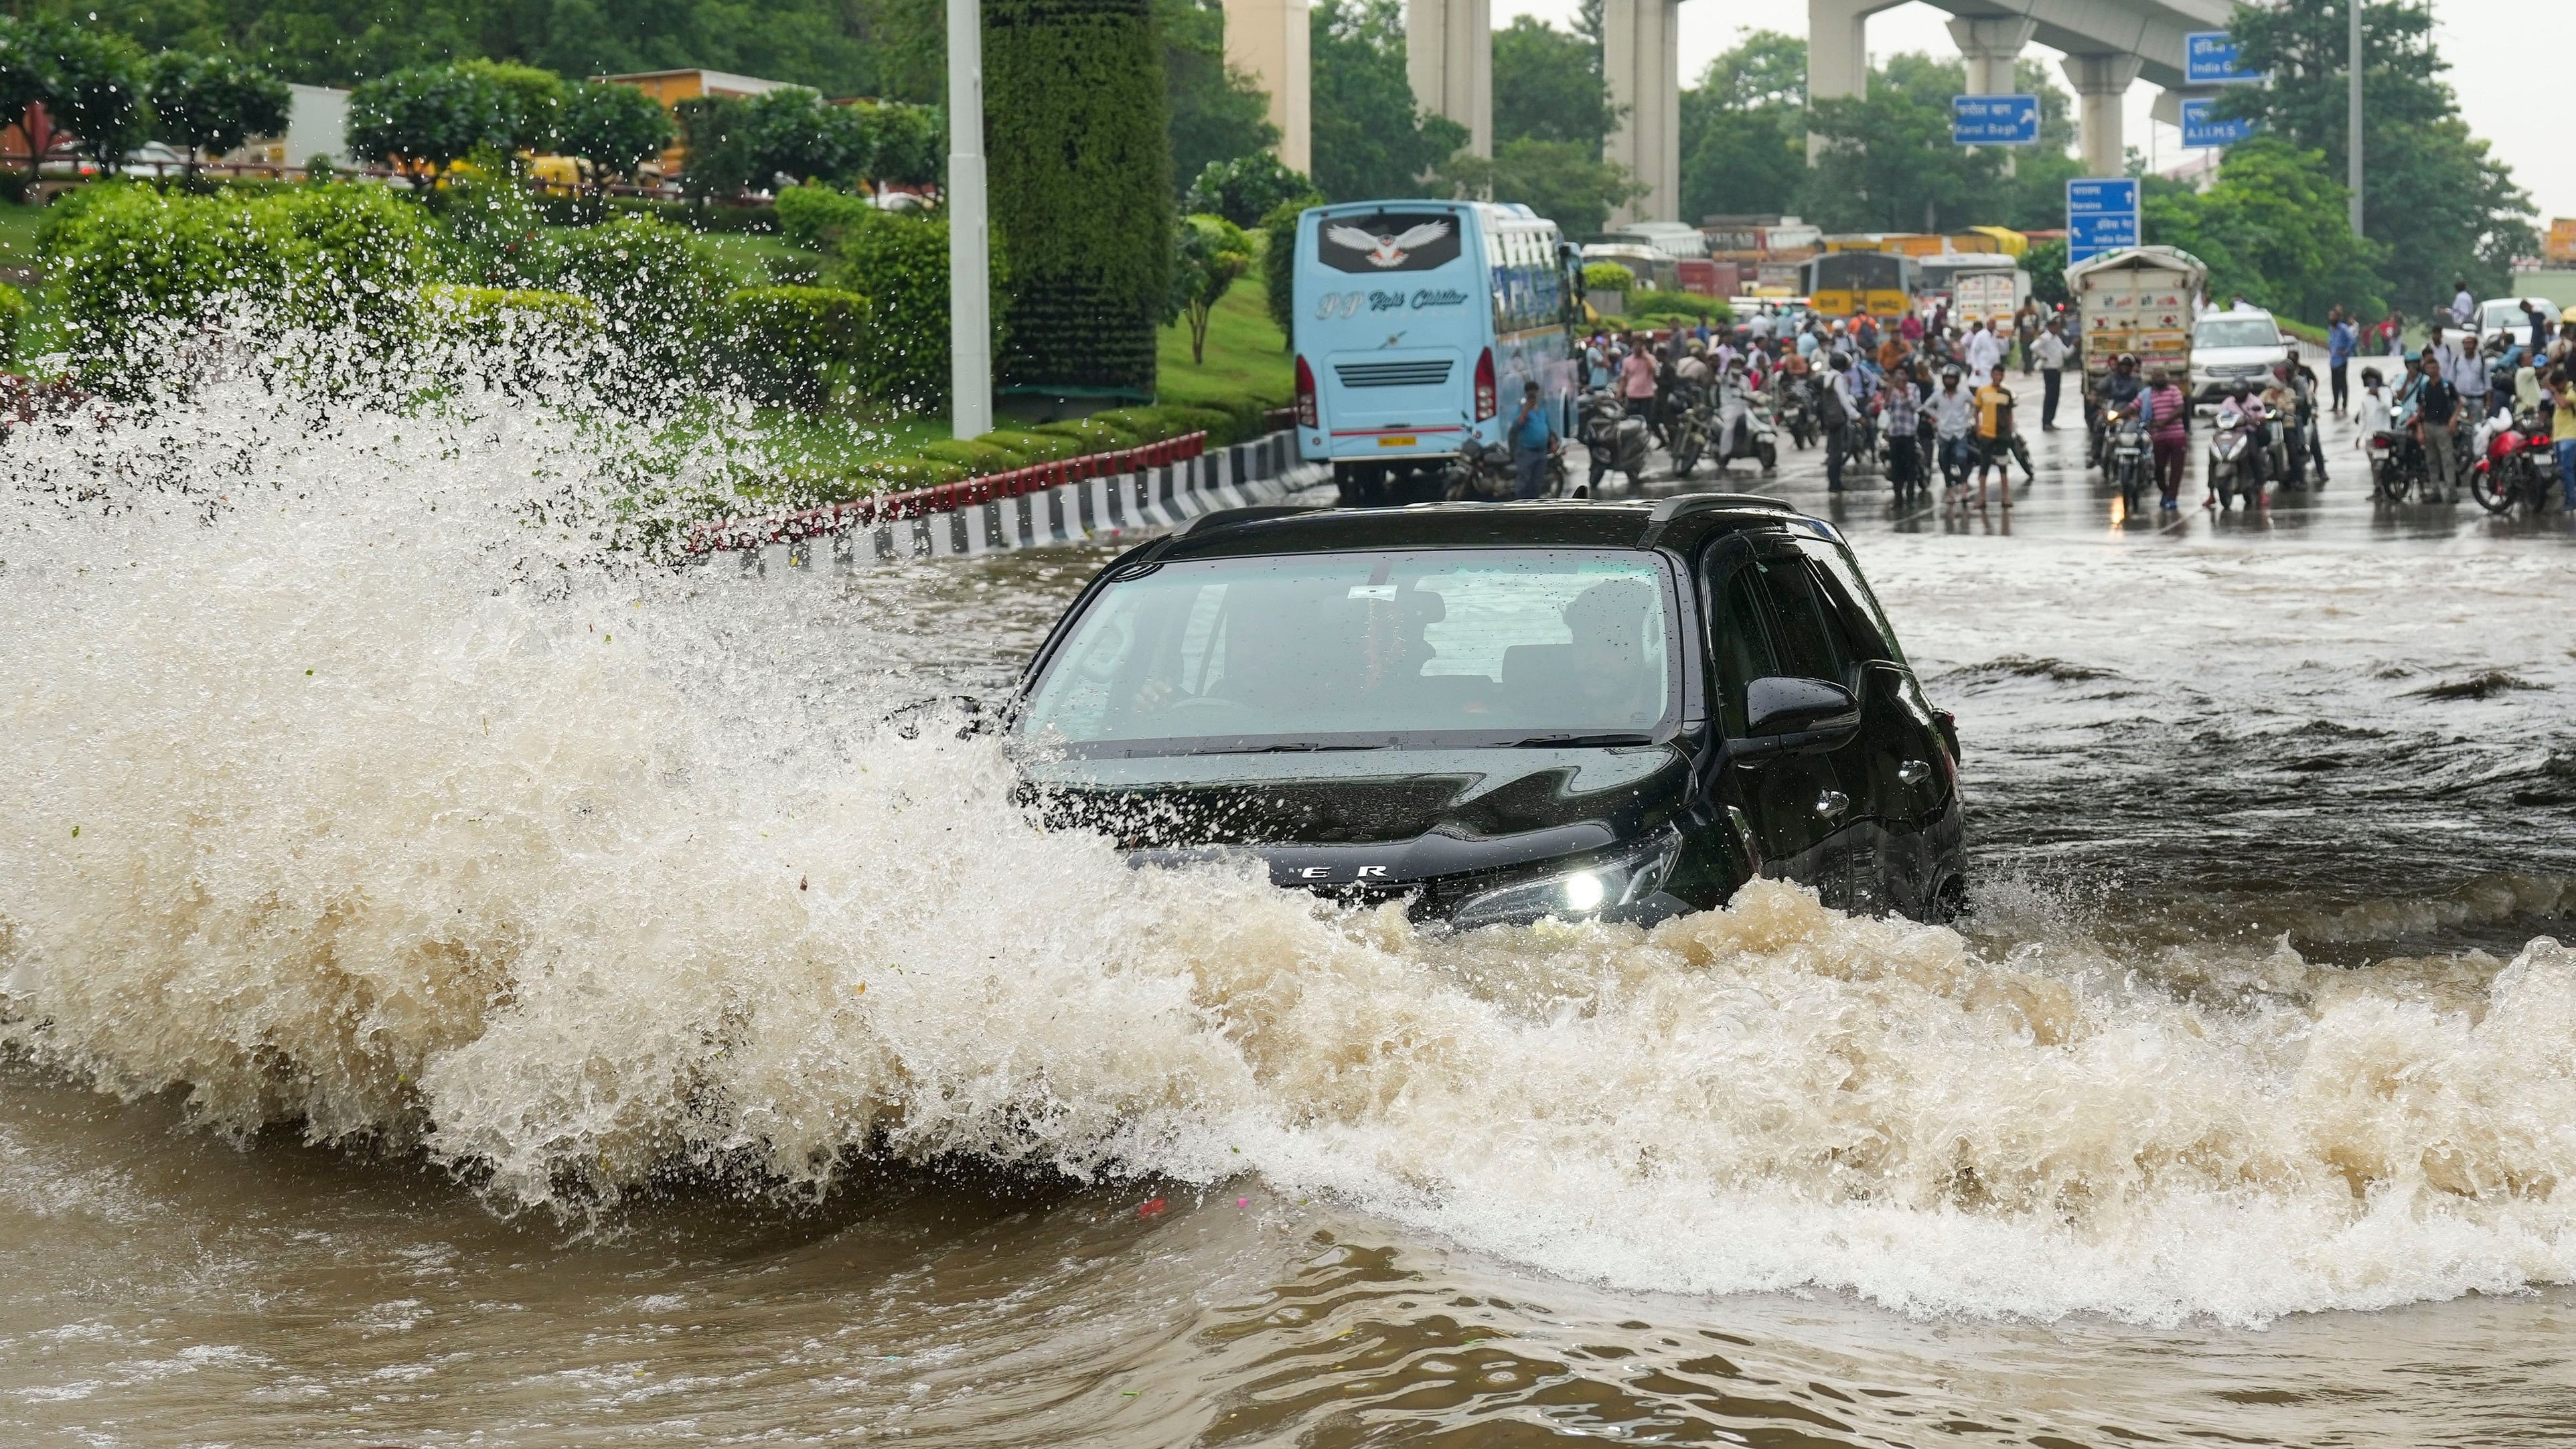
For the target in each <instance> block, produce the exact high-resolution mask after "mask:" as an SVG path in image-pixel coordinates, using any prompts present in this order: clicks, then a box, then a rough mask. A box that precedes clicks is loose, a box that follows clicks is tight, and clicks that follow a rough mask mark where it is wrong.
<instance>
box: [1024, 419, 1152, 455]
mask: <svg viewBox="0 0 2576 1449" xmlns="http://www.w3.org/2000/svg"><path fill="white" fill-rule="evenodd" d="M1035 431H1037V432H1041V433H1053V434H1055V435H1056V436H1058V437H1062V438H1071V439H1072V440H1073V441H1074V444H1075V452H1076V453H1077V454H1081V453H1107V452H1112V451H1115V450H1116V449H1119V448H1132V447H1134V446H1136V445H1137V444H1138V443H1141V442H1143V441H1144V439H1142V438H1140V437H1137V436H1136V435H1135V434H1134V433H1131V432H1128V431H1127V430H1125V429H1124V428H1120V427H1116V426H1114V425H1112V424H1110V423H1106V422H1103V421H1102V420H1101V419H1099V418H1098V417H1088V418H1074V419H1071V420H1069V421H1066V422H1060V423H1040V424H1038V425H1037V428H1036V429H1035Z"/></svg>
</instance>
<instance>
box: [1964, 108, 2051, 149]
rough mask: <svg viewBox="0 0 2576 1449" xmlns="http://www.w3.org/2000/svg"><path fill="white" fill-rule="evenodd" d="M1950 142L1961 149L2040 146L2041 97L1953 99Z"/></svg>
mask: <svg viewBox="0 0 2576 1449" xmlns="http://www.w3.org/2000/svg"><path fill="white" fill-rule="evenodd" d="M1950 141H1951V144H1953V145H1958V146H2036V145H2038V144H2039V97H2037V96H1952V97H1951V98H1950Z"/></svg>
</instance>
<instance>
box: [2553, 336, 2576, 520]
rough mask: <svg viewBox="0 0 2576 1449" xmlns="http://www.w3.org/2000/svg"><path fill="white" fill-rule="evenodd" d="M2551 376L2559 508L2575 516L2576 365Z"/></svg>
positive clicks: (2569, 364) (2563, 367) (2567, 365)
mask: <svg viewBox="0 0 2576 1449" xmlns="http://www.w3.org/2000/svg"><path fill="white" fill-rule="evenodd" d="M2550 376H2551V377H2552V378H2554V379H2555V381H2554V382H2553V383H2552V384H2551V386H2550V390H2549V391H2550V397H2551V398H2552V400H2554V401H2555V402H2556V404H2557V406H2556V408H2555V409H2553V410H2552V411H2551V413H2550V415H2549V441H2550V445H2551V447H2552V448H2554V449H2555V450H2556V452H2557V454H2558V486H2559V489H2560V498H2559V506H2560V507H2562V508H2564V509H2566V510H2567V511H2568V512H2570V513H2576V362H2562V363H2560V364H2558V366H2557V367H2555V368H2553V369H2552V370H2551V372H2550Z"/></svg>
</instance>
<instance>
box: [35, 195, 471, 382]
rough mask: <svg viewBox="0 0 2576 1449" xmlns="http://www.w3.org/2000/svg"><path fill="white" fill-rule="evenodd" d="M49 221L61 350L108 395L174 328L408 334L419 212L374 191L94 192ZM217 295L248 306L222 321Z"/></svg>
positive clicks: (425, 244)
mask: <svg viewBox="0 0 2576 1449" xmlns="http://www.w3.org/2000/svg"><path fill="white" fill-rule="evenodd" d="M66 200H67V201H68V200H70V198H66ZM58 205H60V204H59V203H58ZM47 222H48V224H47V226H46V227H45V229H44V233H43V236H42V243H43V245H44V246H45V248H46V250H47V251H48V253H49V254H50V255H51V256H52V257H53V259H54V261H55V263H56V268H55V270H56V274H57V275H58V276H59V277H60V278H61V280H62V285H63V313H64V319H65V322H66V324H67V328H68V331H69V334H70V342H71V346H72V348H73V350H74V352H75V354H76V357H77V358H78V360H79V364H80V367H81V369H82V372H83V375H84V377H85V378H86V379H87V380H89V381H90V382H91V384H92V385H94V386H99V387H102V388H105V389H107V390H110V391H131V390H132V389H133V388H135V387H136V386H137V385H139V383H140V382H141V379H140V378H139V377H137V376H135V375H134V373H133V368H134V366H135V364H136V363H137V362H139V361H140V360H141V355H142V351H143V349H144V348H145V347H146V346H147V345H148V339H149V336H150V334H151V333H152V332H153V331H155V330H156V329H157V328H159V327H161V326H165V325H167V324H172V323H177V324H185V325H209V324H213V323H215V322H218V321H228V322H230V323H233V324H235V325H242V326H249V327H254V328H259V329H264V330H272V331H273V330H277V329H282V328H286V327H294V326H307V327H319V328H346V329H350V330H351V331H353V332H354V333H356V334H357V335H358V336H359V337H361V338H363V339H367V340H369V341H373V342H383V343H390V342H392V341H394V340H396V339H397V338H398V337H407V336H408V335H409V333H410V330H411V328H412V326H413V324H414V308H415V307H416V305H417V301H418V295H419V290H418V289H419V284H420V282H421V280H422V278H423V275H424V273H425V271H426V269H427V265H428V261H429V237H428V227H427V224H426V223H425V222H424V221H423V220H422V218H421V213H420V209H419V208H418V207H416V206H413V205H411V204H410V203H408V202H406V201H404V200H402V199H401V198H399V197H396V196H394V195H392V194H390V193H388V192H387V191H386V190H385V189H384V188H383V187H380V186H338V185H334V186H307V187H296V188H292V189H288V190H281V191H271V192H264V193H244V194H235V193H231V192H225V193H220V194H217V195H213V196H173V195H166V194H164V193H161V192H158V191H155V190H153V189H151V188H148V187H141V186H129V185H121V184H101V185H96V186H90V187H85V188H83V189H82V192H81V193H80V194H79V199H78V205H77V206H75V207H74V208H73V209H72V210H70V211H68V212H66V213H64V214H63V215H61V216H59V217H49V218H48V219H47ZM228 299H241V300H246V301H248V302H250V303H252V304H254V305H252V306H250V307H247V308H243V309H240V310H237V311H236V312H234V313H233V314H232V315H231V316H230V317H228V318H227V317H220V316H219V315H218V313H219V311H220V309H221V308H222V307H223V306H224V304H225V302H226V301H227V300H228Z"/></svg>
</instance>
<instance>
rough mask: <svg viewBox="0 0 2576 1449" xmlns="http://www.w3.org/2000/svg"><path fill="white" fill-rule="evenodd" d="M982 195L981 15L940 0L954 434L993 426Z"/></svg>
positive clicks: (971, 2) (971, 1)
mask: <svg viewBox="0 0 2576 1449" xmlns="http://www.w3.org/2000/svg"><path fill="white" fill-rule="evenodd" d="M987 224H988V223H987V221H986V209H985V201H984V14H983V6H982V4H981V3H980V0H948V350H949V385H950V388H951V390H952V391H953V392H954V393H955V394H956V397H955V400H954V407H955V423H954V427H955V430H956V435H957V436H958V437H961V438H973V437H980V436H982V435H983V434H985V433H989V432H991V431H992V430H993V272H992V241H991V237H990V235H989V234H988V232H987V230H986V227H987Z"/></svg>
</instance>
